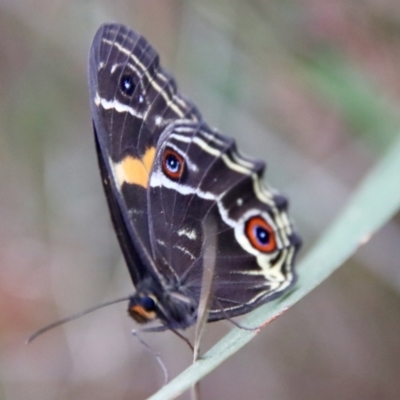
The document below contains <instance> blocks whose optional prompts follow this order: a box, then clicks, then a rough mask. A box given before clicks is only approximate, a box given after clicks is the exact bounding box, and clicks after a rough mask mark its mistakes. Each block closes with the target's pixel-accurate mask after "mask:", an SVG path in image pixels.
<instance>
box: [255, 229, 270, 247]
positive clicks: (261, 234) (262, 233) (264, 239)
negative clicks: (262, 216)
mask: <svg viewBox="0 0 400 400" xmlns="http://www.w3.org/2000/svg"><path fill="white" fill-rule="evenodd" d="M254 235H255V237H256V238H257V240H258V242H259V243H260V244H261V245H262V246H265V245H266V244H268V243H269V240H270V234H269V232H268V231H267V230H266V229H265V228H263V227H262V226H260V225H256V227H255V228H254Z"/></svg>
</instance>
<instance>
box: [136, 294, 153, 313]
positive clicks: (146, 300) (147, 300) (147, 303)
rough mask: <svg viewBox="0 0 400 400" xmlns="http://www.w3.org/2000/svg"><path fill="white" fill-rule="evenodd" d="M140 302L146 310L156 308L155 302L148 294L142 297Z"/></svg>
mask: <svg viewBox="0 0 400 400" xmlns="http://www.w3.org/2000/svg"><path fill="white" fill-rule="evenodd" d="M140 303H141V306H142V307H143V308H144V309H145V310H146V311H154V310H155V308H156V303H155V301H154V299H152V298H151V297H150V296H145V297H142V298H141V299H140Z"/></svg>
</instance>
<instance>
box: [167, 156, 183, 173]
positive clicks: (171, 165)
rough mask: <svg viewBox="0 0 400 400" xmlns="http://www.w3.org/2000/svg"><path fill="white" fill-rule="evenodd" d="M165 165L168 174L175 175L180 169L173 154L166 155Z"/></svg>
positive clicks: (179, 164)
mask: <svg viewBox="0 0 400 400" xmlns="http://www.w3.org/2000/svg"><path fill="white" fill-rule="evenodd" d="M165 165H166V167H167V168H168V170H169V171H170V172H172V173H173V174H176V173H177V172H178V171H179V168H180V167H181V163H180V162H179V160H178V158H177V157H176V156H175V155H174V154H168V155H167V156H166V157H165Z"/></svg>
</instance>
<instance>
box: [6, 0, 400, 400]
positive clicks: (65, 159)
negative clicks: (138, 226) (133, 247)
mask: <svg viewBox="0 0 400 400" xmlns="http://www.w3.org/2000/svg"><path fill="white" fill-rule="evenodd" d="M104 21H118V22H123V23H126V24H128V25H129V26H131V27H133V28H134V29H136V30H138V31H140V32H142V33H143V34H144V35H145V36H146V37H147V38H148V39H149V40H150V41H151V43H152V44H153V45H154V46H155V47H156V48H157V49H158V50H159V52H160V54H161V57H162V61H163V64H164V65H165V66H166V67H167V68H168V69H169V70H170V71H171V72H173V75H174V76H175V77H176V78H177V81H178V83H179V86H180V88H181V90H182V91H183V92H184V93H185V94H187V95H188V96H189V97H190V98H192V99H193V100H194V101H195V102H196V103H197V104H198V106H199V108H200V109H201V110H202V112H203V115H204V116H205V118H206V119H207V120H208V121H209V122H210V123H211V124H212V125H214V126H217V127H218V128H220V130H221V131H223V132H225V133H228V134H229V135H232V136H234V137H236V139H237V141H238V145H239V147H240V149H241V150H242V151H243V152H244V153H247V154H251V155H253V156H257V157H260V158H263V159H265V160H267V162H268V171H267V179H268V181H269V182H270V183H272V184H273V185H274V186H275V187H277V188H279V189H280V190H281V191H283V192H284V193H286V194H287V195H289V196H290V199H291V211H292V216H293V218H294V219H295V221H296V223H297V226H298V230H299V231H300V232H301V234H302V236H303V239H304V243H305V245H304V247H303V254H304V253H305V252H306V251H307V249H308V248H309V247H310V246H311V245H312V243H313V242H314V241H315V240H317V239H318V237H319V236H320V235H321V234H322V233H323V231H324V229H325V228H326V227H327V226H329V224H330V223H331V222H332V221H333V220H334V218H335V216H336V215H337V214H338V212H339V211H340V209H341V208H342V207H343V206H344V205H345V203H346V201H347V200H348V198H349V196H350V195H351V191H352V190H353V188H354V187H355V186H356V185H357V183H358V182H359V181H360V179H361V178H362V177H363V176H364V174H365V173H366V172H367V171H368V169H369V168H370V167H371V166H372V165H373V164H374V162H375V161H376V160H378V159H379V157H380V156H381V155H382V154H383V152H384V151H385V149H387V148H388V147H389V146H390V144H391V143H392V141H393V138H394V137H395V136H396V135H397V134H398V132H399V131H400V129H399V128H400V122H399V121H400V118H399V115H398V114H399V113H398V110H399V100H400V3H399V2H398V1H396V0H380V1H378V0H364V1H362V0H359V1H356V0H304V1H301V2H298V1H293V0H287V1H280V0H270V1H267V0H246V1H241V0H230V1H227V0H216V1H215V0H214V1H211V0H208V1H207V0H202V1H178V0H176V1H173V0H170V1H148V0H141V1H136V0H131V1H128V0H125V1H94V0H91V1H78V0H75V1H66V0H63V1H62V0H58V1H54V0H51V1H50V0H32V1H27V0H0V188H1V189H0V224H1V225H0V226H1V230H0V399H7V400H22V399H30V400H47V399H49V400H50V399H100V400H103V399H104V400H106V399H114V400H118V399H124V400H125V399H126V400H128V399H143V398H145V397H146V396H149V395H150V394H151V393H153V392H154V391H156V390H157V388H159V387H160V385H161V384H162V373H161V371H160V369H159V367H158V365H157V363H156V362H155V360H154V358H153V357H152V356H151V355H149V354H148V352H147V351H146V350H145V349H144V348H143V346H141V345H140V343H138V341H137V340H135V339H134V338H133V337H132V336H131V334H130V331H131V329H133V328H134V327H135V324H134V323H133V321H131V320H130V319H128V317H127V316H126V312H125V308H126V305H125V304H119V305H115V306H112V307H109V308H106V309H103V310H101V311H97V312H96V313H94V314H92V315H90V316H87V317H85V318H83V319H82V320H78V321H75V322H72V323H70V324H67V325H65V326H64V327H62V328H58V329H55V330H53V331H52V332H49V333H47V334H46V335H44V336H42V337H40V338H38V339H37V341H35V342H33V343H32V344H31V345H29V346H25V345H24V341H25V339H26V338H27V336H28V335H29V334H30V333H32V332H33V331H34V330H36V329H38V328H40V327H42V326H43V325H46V324H48V323H50V322H52V321H54V320H55V319H58V318H60V317H63V316H66V315H69V314H71V313H74V312H77V311H79V310H82V309H84V308H86V307H89V306H91V305H94V304H98V303H100V302H102V301H105V300H108V299H112V298H116V297H119V296H123V295H127V294H129V293H132V290H133V288H132V285H131V282H130V278H129V275H128V272H127V270H126V267H125V265H124V261H123V259H122V256H121V253H120V251H119V248H118V244H117V242H116V238H115V237H114V232H113V230H112V228H111V223H110V218H109V215H108V211H107V208H106V203H105V198H104V195H103V191H102V187H101V182H100V178H99V172H98V169H97V160H96V157H95V150H94V143H93V133H92V127H91V121H90V113H89V106H88V105H89V100H88V93H87V83H86V68H87V54H88V49H89V46H90V42H91V39H92V37H93V35H94V33H95V31H96V29H97V28H98V26H99V25H100V24H101V23H102V22H104ZM399 184H400V179H399ZM399 223H400V218H399V216H397V218H396V219H395V220H393V221H392V222H390V223H389V224H388V225H387V226H386V227H385V228H384V229H383V230H382V231H381V232H380V233H378V234H377V235H376V236H375V237H374V238H373V240H372V241H371V242H370V243H369V244H368V245H367V246H365V247H364V248H363V249H361V250H360V251H359V252H358V253H357V254H356V255H355V256H354V257H353V259H352V260H351V261H350V262H348V263H347V264H346V265H345V266H343V267H342V268H341V269H340V270H339V271H338V272H337V273H336V274H334V276H333V277H331V278H330V279H329V280H327V281H326V282H325V283H324V284H323V285H321V286H320V287H319V288H318V289H317V290H315V291H314V292H313V293H311V294H310V295H309V296H308V297H307V298H305V299H304V300H303V301H301V302H300V303H299V304H298V305H297V306H295V307H293V309H291V310H290V311H288V312H287V313H285V315H284V316H282V317H281V318H279V319H278V320H277V321H275V322H274V323H273V324H271V325H270V326H268V327H267V328H266V329H265V330H264V331H263V332H262V334H260V335H258V337H257V338H256V339H255V340H253V341H252V342H251V343H250V344H249V345H248V346H247V347H245V348H244V349H242V350H241V351H240V352H239V353H237V354H236V355H235V356H233V357H232V358H230V359H229V360H228V361H227V362H226V363H225V364H223V365H222V366H221V367H219V368H218V369H217V370H215V371H214V372H213V373H212V374H211V375H209V376H208V377H207V378H205V379H204V380H203V383H202V391H203V397H204V399H232V400H236V399H237V400H239V399H283V400H285V399H398V398H399V393H400V357H399V355H400V340H399V332H400V301H399V300H400V298H399V297H400V296H399V293H400V245H399V244H400V225H399ZM230 328H231V325H230V324H229V323H226V322H225V323H224V322H222V323H216V324H211V325H210V326H209V329H208V332H207V338H206V346H210V345H211V344H212V343H214V342H215V341H216V340H217V339H218V338H219V337H221V335H222V334H223V333H225V332H227V331H228V330H229V329H230ZM145 339H146V340H147V341H148V342H149V343H150V344H151V346H152V347H153V348H154V349H155V350H156V351H159V352H160V353H161V354H162V357H163V359H164V361H165V363H166V364H167V366H168V368H169V372H170V374H171V375H172V376H174V375H176V374H177V373H179V372H180V371H181V370H182V369H184V368H185V367H186V366H187V365H189V363H190V361H191V355H190V352H189V350H188V348H187V347H186V345H185V344H184V343H182V342H181V341H180V340H178V339H177V338H176V337H175V336H174V335H172V334H171V333H168V332H167V333H161V334H148V335H146V337H145ZM186 398H187V395H186V394H185V395H183V396H182V399H186Z"/></svg>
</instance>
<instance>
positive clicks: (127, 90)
mask: <svg viewBox="0 0 400 400" xmlns="http://www.w3.org/2000/svg"><path fill="white" fill-rule="evenodd" d="M119 84H120V87H121V90H122V92H123V93H124V94H126V95H127V96H132V94H133V92H134V91H135V88H136V86H135V83H134V82H133V78H132V75H123V76H122V77H121V79H120V82H119Z"/></svg>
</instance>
